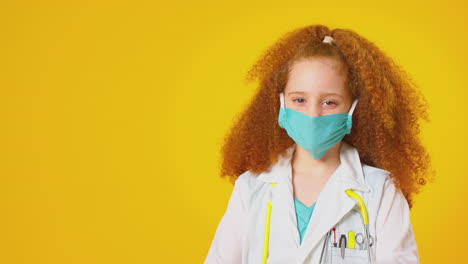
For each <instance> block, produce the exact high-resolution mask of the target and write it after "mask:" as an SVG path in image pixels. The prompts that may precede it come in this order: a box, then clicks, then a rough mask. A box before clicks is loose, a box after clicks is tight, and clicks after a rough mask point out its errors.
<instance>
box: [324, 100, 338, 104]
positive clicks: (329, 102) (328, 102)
mask: <svg viewBox="0 0 468 264" xmlns="http://www.w3.org/2000/svg"><path fill="white" fill-rule="evenodd" d="M325 103H326V104H327V105H331V104H336V103H335V102H333V101H330V100H327V101H325Z"/></svg>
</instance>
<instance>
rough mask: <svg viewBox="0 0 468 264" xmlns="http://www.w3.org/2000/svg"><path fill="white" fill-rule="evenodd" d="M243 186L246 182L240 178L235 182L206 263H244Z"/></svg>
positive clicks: (244, 218) (244, 219) (244, 212)
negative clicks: (242, 259)
mask: <svg viewBox="0 0 468 264" xmlns="http://www.w3.org/2000/svg"><path fill="white" fill-rule="evenodd" d="M242 186H244V182H243V181H241V180H240V179H239V178H238V179H237V180H236V181H235V183H234V188H233V190H232V193H231V197H230V198H229V202H228V205H227V208H226V211H225V213H224V215H223V216H222V218H221V220H220V222H219V224H218V227H217V229H216V232H215V235H214V238H213V240H212V242H211V246H210V248H209V251H208V255H207V257H206V259H205V262H204V264H230V263H237V264H238V263H242V261H241V258H242V241H243V238H244V235H245V228H246V210H245V206H244V202H243V201H242V194H241V192H242V191H243V190H242V189H243V188H242ZM244 191H245V190H244Z"/></svg>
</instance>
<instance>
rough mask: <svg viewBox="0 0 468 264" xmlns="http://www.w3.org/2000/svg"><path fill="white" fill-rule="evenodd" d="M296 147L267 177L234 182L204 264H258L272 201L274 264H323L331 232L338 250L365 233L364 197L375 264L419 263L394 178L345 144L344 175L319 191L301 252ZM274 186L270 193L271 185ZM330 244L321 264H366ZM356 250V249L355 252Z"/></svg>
mask: <svg viewBox="0 0 468 264" xmlns="http://www.w3.org/2000/svg"><path fill="white" fill-rule="evenodd" d="M295 147H296V144H294V145H293V146H292V147H290V148H289V149H287V151H286V156H285V157H282V156H281V155H280V156H279V161H278V162H277V163H275V164H273V165H272V166H271V167H270V168H269V170H268V171H265V172H262V173H258V174H253V173H251V172H250V171H246V172H244V173H243V174H241V175H240V176H239V177H238V178H237V179H236V181H235V184H234V189H233V191H232V194H231V197H230V199H229V202H228V205H227V209H226V211H225V213H224V215H223V217H222V218H221V221H220V222H219V225H218V227H217V229H216V232H215V235H214V238H213V240H212V243H211V246H210V248H209V251H208V254H207V256H206V259H205V262H204V263H205V264H215V263H218V264H231V263H236V264H261V263H262V254H263V244H264V234H265V219H266V210H267V209H266V208H267V201H269V200H270V201H271V203H272V208H271V218H270V238H269V247H268V252H269V253H268V259H267V263H269V264H289V263H295V264H296V263H297V264H305V263H307V264H312V263H313V264H318V263H319V259H320V255H321V253H322V248H323V245H324V241H325V237H326V234H327V232H328V231H329V230H330V229H332V228H333V227H335V228H336V230H337V232H338V233H337V234H336V240H337V241H336V242H338V239H339V237H340V236H341V234H345V235H346V237H348V231H354V233H355V234H357V233H358V232H362V233H364V228H363V223H362V218H361V215H360V213H359V209H358V205H357V203H356V201H355V200H354V199H353V198H351V197H349V196H348V195H347V194H346V193H345V190H346V189H353V190H354V191H355V192H356V193H357V194H358V195H360V196H361V197H362V198H363V200H364V202H365V205H366V208H367V211H368V215H369V230H370V234H371V235H372V236H373V237H374V240H375V241H374V245H373V246H371V254H372V259H373V263H378V264H386V263H391V264H397V263H419V257H418V249H417V245H416V241H415V237H414V233H413V229H412V225H411V222H410V213H409V206H408V203H407V201H406V199H405V197H404V196H403V193H402V192H401V191H400V190H399V189H396V187H395V185H394V183H393V180H392V178H390V177H389V176H388V174H389V172H388V171H386V170H382V169H379V168H376V167H372V166H369V165H367V164H361V162H360V159H359V154H358V151H357V150H356V149H355V148H354V147H353V146H351V145H350V144H348V143H346V142H344V141H342V145H341V149H340V160H341V163H340V165H339V167H338V168H337V169H336V170H335V172H334V173H333V175H332V176H331V177H330V178H329V180H328V181H327V183H326V185H325V186H324V188H323V189H322V191H321V193H320V195H319V197H318V200H317V203H316V205H315V209H314V211H313V213H312V216H311V219H310V222H309V225H308V227H307V230H306V233H305V234H304V237H303V241H302V244H300V243H299V241H300V240H299V231H298V230H297V220H296V214H295V205H294V200H293V185H292V169H291V158H292V153H293V151H294V148H295ZM273 182H276V183H277V184H276V185H275V186H274V187H272V185H271V183H273ZM333 240H334V236H333V235H332V236H331V237H330V241H329V243H328V245H327V249H326V251H325V252H326V253H325V252H324V254H325V255H324V260H323V263H368V255H367V254H368V253H367V250H362V249H357V248H346V249H345V251H346V252H345V259H344V260H343V259H342V258H341V255H340V249H339V248H335V247H332V243H333V242H334V241H333ZM356 246H357V245H356Z"/></svg>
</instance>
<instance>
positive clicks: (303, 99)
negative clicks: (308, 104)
mask: <svg viewBox="0 0 468 264" xmlns="http://www.w3.org/2000/svg"><path fill="white" fill-rule="evenodd" d="M299 100H302V101H300V102H299ZM293 101H297V102H298V103H300V104H302V103H303V102H304V98H297V99H294V100H293Z"/></svg>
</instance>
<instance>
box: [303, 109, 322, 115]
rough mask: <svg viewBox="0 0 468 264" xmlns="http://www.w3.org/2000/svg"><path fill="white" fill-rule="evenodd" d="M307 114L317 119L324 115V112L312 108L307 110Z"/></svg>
mask: <svg viewBox="0 0 468 264" xmlns="http://www.w3.org/2000/svg"><path fill="white" fill-rule="evenodd" d="M305 114H306V115H308V116H311V117H317V116H321V115H322V110H321V109H319V108H310V109H307V112H306V113H305Z"/></svg>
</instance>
